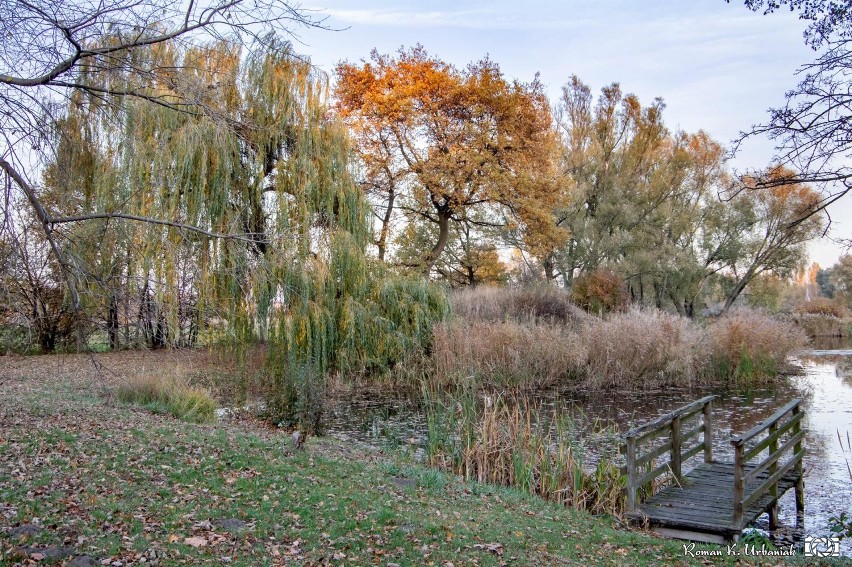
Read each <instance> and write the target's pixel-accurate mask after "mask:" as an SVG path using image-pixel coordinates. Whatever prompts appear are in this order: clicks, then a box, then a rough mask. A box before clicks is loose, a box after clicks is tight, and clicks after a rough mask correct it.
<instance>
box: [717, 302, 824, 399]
mask: <svg viewBox="0 0 852 567" xmlns="http://www.w3.org/2000/svg"><path fill="white" fill-rule="evenodd" d="M707 333H708V337H709V344H710V348H711V360H712V365H711V367H710V369H709V370H710V372H711V373H712V374H715V376H716V377H717V378H720V379H733V380H737V381H746V382H755V381H765V380H767V379H770V378H774V377H775V376H777V375H778V372H779V371H780V370H781V369H782V367H783V365H784V364H785V362H786V359H787V357H788V356H790V354H792V353H793V352H795V351H797V350H800V349H802V348H804V347H805V346H807V344H808V342H809V340H808V337H807V335H806V334H805V332H804V331H802V330H801V329H799V328H798V327H796V326H795V325H793V324H791V323H788V322H786V321H782V320H780V319H778V318H776V317H772V316H770V315H767V314H765V313H761V312H759V311H755V310H753V309H738V310H736V311H732V312H731V313H729V314H727V315H725V316H724V317H721V318H720V319H718V320H717V321H715V322H713V323H712V324H711V325H709V326H708V327H707Z"/></svg>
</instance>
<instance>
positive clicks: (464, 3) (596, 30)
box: [296, 0, 852, 267]
mask: <svg viewBox="0 0 852 567" xmlns="http://www.w3.org/2000/svg"><path fill="white" fill-rule="evenodd" d="M302 6H303V7H304V8H308V9H315V10H318V12H317V13H316V15H317V16H320V17H326V20H325V22H324V23H325V25H326V26H328V27H331V28H333V29H334V30H335V31H325V30H310V29H309V30H300V31H298V37H297V38H296V43H297V45H296V47H297V51H299V52H301V53H303V54H305V55H308V56H310V58H311V60H312V62H313V63H314V64H315V65H316V66H318V67H319V68H321V69H323V70H325V71H327V72H329V73H331V72H332V71H333V69H334V65H335V64H336V63H337V62H339V61H342V60H347V61H350V62H359V61H361V60H362V59H368V58H369V55H370V51H371V50H372V49H374V48H375V49H378V51H379V52H381V53H391V52H394V51H396V50H397V49H399V48H400V47H402V46H405V47H409V46H412V45H414V44H417V43H420V44H422V45H423V46H424V47H425V48H426V49H427V51H429V53H430V54H433V55H437V56H438V57H441V58H442V59H444V60H445V61H447V62H449V63H452V64H454V65H456V66H459V67H463V66H465V65H466V64H467V63H470V62H472V61H477V60H479V59H481V58H482V57H483V56H485V55H488V56H489V57H490V58H491V59H492V60H494V61H496V62H497V63H498V64H499V65H500V67H501V69H502V70H503V73H504V74H505V75H506V76H507V77H509V78H512V79H518V80H520V81H523V82H526V81H530V80H532V79H533V78H534V77H535V74H536V73H540V79H541V81H542V82H543V83H544V84H545V85H546V87H547V91H548V93H549V95H550V98H551V100H553V101H555V100H556V99H557V98H558V96H559V94H560V91H561V87H562V85H563V84H565V83H566V82H567V81H568V79H569V77H570V76H571V75H577V76H578V77H579V78H580V79H581V80H582V81H583V82H585V83H586V84H588V85H590V86H591V87H592V89H593V91H594V92H598V91H599V90H600V88H601V87H603V86H605V85H608V84H610V83H613V82H618V83H620V84H621V86H622V89H623V90H624V91H625V92H630V93H634V94H636V95H637V96H638V97H639V98H640V100H641V101H642V102H643V103H645V104H647V103H650V102H651V101H652V100H653V99H654V98H656V97H662V98H663V100H664V101H665V103H666V110H665V113H664V117H665V120H666V123H667V125H668V126H669V128H670V129H671V130H681V129H682V130H686V131H688V132H694V131H697V130H699V129H703V130H705V131H707V132H708V133H709V134H710V135H711V136H712V137H713V138H715V139H716V140H718V141H720V142H722V143H723V144H725V145H729V142H730V141H731V140H732V139H733V138H735V137H736V136H737V134H738V133H739V132H740V131H742V130H745V129H748V127H749V126H751V125H752V124H755V123H758V122H761V121H763V120H765V119H766V116H767V114H766V110H767V109H768V108H769V107H771V106H779V105H781V104H782V103H783V101H784V93H785V92H787V91H788V90H790V89H791V88H793V87H794V86H795V85H796V83H797V82H798V81H797V78H796V74H795V73H796V70H797V69H798V68H799V67H800V66H801V65H802V64H805V63H807V62H809V61H812V60H813V59H814V57H815V53H814V52H813V51H812V50H811V49H810V48H808V47H807V46H806V45H805V44H804V41H803V38H802V32H803V31H804V29H805V26H806V23H805V22H802V21H800V20H799V19H798V18H797V17H796V15H794V14H790V13H787V12H784V13H778V14H772V15H768V16H764V15H762V14H760V13H754V12H751V11H749V10H747V9H746V8H745V7H744V6H743V5H742V3H741V2H740V1H739V0H732V2H731V3H730V4H728V3H726V2H725V1H724V0H688V1H686V0H646V1H643V2H637V1H636V0H597V1H595V0H586V1H576V0H569V1H559V0H527V1H526V2H523V3H522V2H518V1H517V0H512V1H509V0H490V1H485V0H457V1H455V2H452V1H448V0H436V1H428V2H427V1H426V0H397V1H391V0H303V4H302ZM772 150H773V146H772V142H771V141H769V140H767V139H755V140H752V141H750V142H749V143H748V144H747V145H746V146H745V147H744V148H743V149H742V150H741V151H740V152H739V154H738V155H737V156H736V157H735V158H734V159H733V160H732V162H731V163H730V167H732V168H733V169H735V170H740V171H742V170H745V169H750V168H761V167H765V166H767V165H769V163H770V161H771V158H772V155H773V152H772ZM830 212H831V216H832V224H831V229H830V232H829V236H831V237H834V238H852V197H849V198H847V199H846V201H841V202H840V203H838V204H837V205H836V206H835V207H834V208H833V209H831V211H830ZM810 253H811V258H812V259H813V260H814V261H816V262H819V264H820V265H821V266H823V267H828V266H830V265H831V264H833V263H834V262H835V261H836V260H837V258H838V256H839V255H840V254H841V253H842V248H841V247H840V246H838V245H837V244H834V243H833V242H831V241H829V240H828V239H821V240H820V241H818V242H816V243H814V244H813V245H812V246H811V249H810Z"/></svg>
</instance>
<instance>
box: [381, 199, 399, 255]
mask: <svg viewBox="0 0 852 567" xmlns="http://www.w3.org/2000/svg"><path fill="white" fill-rule="evenodd" d="M395 200H396V193H395V192H394V190H393V189H390V190H389V191H388V208H387V209H386V210H385V216H384V217H382V229H381V231H380V232H379V239H378V240H377V241H376V246H378V248H379V261H380V262H384V261H385V252H386V251H387V246H388V234H389V233H390V221H391V216H392V214H393V202H394V201H395Z"/></svg>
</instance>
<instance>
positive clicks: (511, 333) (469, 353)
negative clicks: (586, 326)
mask: <svg viewBox="0 0 852 567" xmlns="http://www.w3.org/2000/svg"><path fill="white" fill-rule="evenodd" d="M432 356H433V360H434V365H435V372H436V379H437V380H438V381H449V382H450V383H458V382H459V381H465V380H466V379H469V378H470V379H474V380H475V381H476V382H477V383H479V384H482V385H487V386H492V387H493V386H497V387H515V386H544V385H552V384H555V383H557V382H560V381H564V380H566V379H569V378H570V377H571V376H572V375H575V374H576V373H577V371H578V369H579V368H580V364H581V363H582V361H583V360H584V359H585V356H586V353H585V349H584V347H583V345H582V344H580V342H579V340H578V335H577V334H576V333H573V332H565V330H564V329H563V328H562V327H561V326H557V325H551V324H545V323H527V324H520V323H517V322H514V321H507V322H505V323H489V322H481V321H472V322H464V321H461V322H459V321H452V322H446V323H442V324H439V325H436V326H435V329H434V335H433V340H432Z"/></svg>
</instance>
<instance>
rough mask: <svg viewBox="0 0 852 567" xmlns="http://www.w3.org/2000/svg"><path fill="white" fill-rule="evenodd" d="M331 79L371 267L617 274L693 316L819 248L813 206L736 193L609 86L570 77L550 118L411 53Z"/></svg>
mask: <svg viewBox="0 0 852 567" xmlns="http://www.w3.org/2000/svg"><path fill="white" fill-rule="evenodd" d="M336 76H337V82H336V98H337V109H338V112H339V113H340V115H341V116H342V117H343V118H344V120H346V122H347V124H348V125H349V127H350V130H351V131H352V132H353V138H354V140H355V142H356V149H357V151H358V155H359V158H360V160H359V164H360V166H361V168H360V170H359V171H358V175H357V178H358V179H359V180H360V182H361V184H362V186H363V187H364V191H365V193H366V194H367V195H368V196H369V197H370V198H371V201H372V203H373V205H374V211H375V213H376V222H377V229H376V231H375V234H376V237H375V246H376V249H377V251H378V257H379V259H381V260H383V261H387V262H390V263H392V264H395V265H397V266H400V267H415V268H417V269H420V270H422V271H423V273H425V274H432V275H434V276H437V277H440V278H443V279H445V280H446V281H448V282H449V283H450V284H452V285H475V284H478V283H483V282H488V281H494V280H500V279H505V277H506V276H507V272H508V270H509V267H508V266H505V265H503V260H502V259H501V257H500V255H499V254H498V250H500V249H504V250H505V249H513V250H515V251H516V253H517V254H518V257H517V258H518V260H519V261H520V262H521V263H522V265H523V267H524V268H525V269H526V270H527V271H528V272H529V273H531V274H533V277H535V278H538V279H544V280H546V281H548V282H550V281H554V280H555V281H556V282H558V283H559V284H560V285H563V286H564V287H566V288H571V287H572V284H573V280H574V278H575V276H577V275H579V274H584V273H586V274H587V273H592V272H595V271H598V270H602V269H605V270H609V271H615V272H616V273H618V274H619V275H620V276H621V278H622V279H623V280H624V282H625V284H626V286H627V287H628V289H629V293H630V296H631V297H632V298H633V300H635V301H638V302H642V303H653V304H656V305H657V306H658V307H663V306H670V307H671V306H673V307H674V308H675V309H677V310H678V311H679V312H681V313H683V314H686V315H689V316H693V315H694V314H695V312H696V305H701V304H702V303H703V302H705V301H708V300H709V299H710V298H709V295H710V292H711V291H713V290H718V291H720V292H721V299H722V300H723V304H722V308H723V309H727V308H729V307H730V306H731V305H732V304H733V302H734V301H736V299H737V298H738V297H739V295H740V294H741V293H742V291H743V290H744V289H745V287H746V286H747V285H748V283H749V282H751V281H752V280H753V279H754V278H755V277H757V276H759V275H760V274H763V273H766V272H771V273H774V274H776V275H780V276H789V275H792V273H793V271H794V270H796V269H797V268H798V267H799V266H800V265H801V264H802V262H804V260H805V259H806V257H805V254H806V250H805V245H806V243H807V242H808V241H809V240H811V239H812V238H814V237H816V236H818V235H819V234H820V230H821V227H822V222H821V219H820V217H819V216H818V215H814V214H812V213H814V212H815V211H816V210H817V208H818V207H819V204H820V198H819V196H818V195H817V193H816V192H814V191H813V190H811V189H809V188H808V187H807V186H805V185H803V184H801V183H796V182H790V178H792V177H793V173H792V172H790V171H788V170H785V169H783V168H780V167H774V168H770V169H768V170H766V171H765V172H764V173H763V174H762V175H761V176H760V177H756V176H751V177H745V178H734V177H733V176H732V175H731V174H730V173H729V172H728V171H726V169H725V167H724V163H723V162H724V152H723V149H722V147H721V146H720V145H719V144H718V143H717V142H715V141H714V140H712V139H710V138H709V137H708V136H707V135H706V134H705V133H704V132H698V133H695V134H688V133H684V132H675V133H673V132H671V131H669V130H668V129H667V128H666V126H665V124H664V121H663V110H664V104H663V102H662V101H661V100H659V99H658V100H655V101H653V102H652V103H651V104H650V105H648V106H643V105H642V104H641V103H640V101H639V100H638V99H637V98H636V97H635V96H633V95H629V94H624V93H623V92H622V90H621V88H620V87H619V85H617V84H613V85H610V86H608V87H605V88H604V89H603V90H602V91H601V94H600V96H599V97H598V98H597V100H595V97H594V96H593V95H592V92H591V89H590V88H589V87H588V86H587V85H585V84H584V83H582V81H581V80H580V79H579V78H577V77H572V78H571V80H570V81H569V83H568V84H566V85H565V87H564V88H563V93H562V97H561V98H560V100H559V101H558V102H557V103H556V105H555V108H554V109H553V111H552V110H551V106H550V104H549V103H548V102H547V100H546V99H545V97H544V95H543V93H542V89H541V85H540V84H539V83H538V82H537V81H534V82H533V83H531V84H520V83H517V82H514V83H511V82H509V81H507V80H506V79H504V78H503V76H502V74H501V73H500V70H499V67H498V66H497V65H496V64H494V63H493V62H491V61H489V60H487V59H486V60H483V61H480V62H478V63H475V64H471V65H470V66H468V67H467V68H466V69H464V70H459V69H456V68H455V67H453V66H451V65H449V64H447V63H445V62H443V61H441V60H439V59H437V58H434V57H431V56H429V55H428V54H427V53H426V51H425V50H424V49H423V48H422V47H420V46H417V47H415V48H412V49H410V50H401V51H400V52H399V53H398V54H397V55H396V56H388V55H380V54H378V53H375V52H374V53H373V55H372V58H371V60H370V61H368V62H364V63H363V64H362V65H353V64H350V63H342V64H340V65H339V66H338V67H337V70H336ZM767 182H771V183H770V185H771V186H770V187H769V188H767V189H764V190H761V191H756V190H753V189H754V188H755V186H756V185H758V184H766V183H767Z"/></svg>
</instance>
